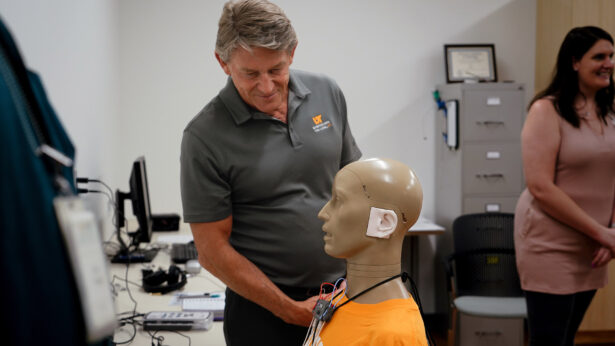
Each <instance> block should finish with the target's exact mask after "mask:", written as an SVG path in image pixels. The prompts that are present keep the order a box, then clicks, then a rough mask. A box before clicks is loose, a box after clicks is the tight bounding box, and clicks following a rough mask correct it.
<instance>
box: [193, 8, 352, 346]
mask: <svg viewBox="0 0 615 346" xmlns="http://www.w3.org/2000/svg"><path fill="white" fill-rule="evenodd" d="M296 46H297V37H296V35H295V31H294V29H293V27H292V25H291V23H290V20H289V19H288V18H287V17H286V15H285V14H284V12H283V11H282V10H281V9H280V8H279V7H278V6H276V5H275V4H272V3H270V2H268V1H263V0H243V1H232V2H228V3H226V4H225V6H224V9H223V12H222V16H221V18H220V22H219V26H218V37H217V41H216V50H215V56H216V59H217V60H218V62H219V63H220V66H221V67H222V69H223V70H224V72H225V73H226V74H227V75H228V76H229V79H228V82H227V84H226V86H225V87H224V88H223V89H222V90H221V91H220V93H219V94H218V95H217V96H216V97H214V98H213V99H212V100H211V101H210V102H209V103H208V104H207V105H206V106H205V108H203V110H201V112H199V113H198V114H197V116H196V117H194V118H193V119H192V120H191V121H190V123H189V124H188V126H187V127H186V129H185V130H184V134H183V139H182V147H181V192H182V203H183V210H184V219H185V221H186V222H188V223H190V227H191V229H192V234H193V235H194V241H195V244H196V247H197V249H198V252H199V262H200V263H201V264H202V265H203V267H205V268H206V269H207V270H208V271H209V272H211V273H212V274H213V275H215V276H217V277H218V278H219V279H220V280H222V281H223V282H224V283H225V284H226V285H227V291H226V308H225V314H224V335H225V339H226V342H227V344H228V345H231V346H232V345H253V344H267V345H293V344H296V345H300V344H301V343H302V341H303V338H304V336H305V333H306V331H307V328H306V327H307V326H308V325H309V323H310V321H311V318H312V313H311V311H312V308H313V306H314V304H315V302H316V299H317V295H318V294H319V292H320V284H321V283H322V282H325V281H332V280H335V279H337V278H338V277H340V276H343V275H344V271H345V264H344V262H343V261H342V260H339V259H334V258H332V257H329V256H327V255H326V254H325V253H324V251H323V245H324V243H323V234H322V231H321V226H322V223H321V221H319V220H318V218H317V214H318V211H319V210H320V208H322V207H323V206H324V205H325V203H326V202H327V201H328V200H329V198H330V194H331V185H332V182H333V179H334V176H335V174H336V173H337V171H338V170H339V169H340V168H341V167H343V166H345V165H346V164H348V163H350V162H353V161H355V160H357V159H359V158H360V156H361V152H360V150H359V148H358V147H357V145H356V143H355V141H354V138H353V136H352V133H351V131H350V127H349V125H348V119H347V115H346V103H345V99H344V95H343V94H342V92H341V90H340V89H339V87H338V86H337V84H336V83H335V82H334V81H333V80H331V79H330V78H327V77H325V76H322V75H315V74H311V73H307V72H302V71H296V70H290V65H291V63H292V61H293V56H294V53H295V48H296Z"/></svg>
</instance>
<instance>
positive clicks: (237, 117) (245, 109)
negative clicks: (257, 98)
mask: <svg viewBox="0 0 615 346" xmlns="http://www.w3.org/2000/svg"><path fill="white" fill-rule="evenodd" d="M289 74H290V77H289V82H288V89H289V95H291V96H289V98H291V97H296V98H299V99H303V98H305V97H306V96H307V95H309V94H310V93H311V91H310V89H308V87H307V86H305V84H303V82H302V81H301V79H300V78H299V77H298V76H297V73H296V72H294V71H293V70H290V71H289ZM219 97H220V99H221V100H222V102H223V103H224V105H225V106H226V108H227V109H228V110H229V112H230V113H231V116H232V117H233V120H234V121H235V123H236V124H237V125H241V124H243V123H245V122H246V121H248V120H250V118H252V117H253V115H254V113H260V112H258V111H257V110H254V109H251V108H250V106H248V104H247V103H245V101H244V100H243V99H242V98H241V96H240V95H239V92H238V91H237V88H235V84H233V80H232V79H231V77H228V78H227V81H226V85H225V86H224V88H222V90H221V91H220V94H219ZM288 101H289V103H290V101H291V100H290V99H289V100H288Z"/></svg>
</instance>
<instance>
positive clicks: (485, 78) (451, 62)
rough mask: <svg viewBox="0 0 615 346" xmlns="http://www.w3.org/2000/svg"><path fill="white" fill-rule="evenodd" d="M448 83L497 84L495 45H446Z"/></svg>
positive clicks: (445, 59)
mask: <svg viewBox="0 0 615 346" xmlns="http://www.w3.org/2000/svg"><path fill="white" fill-rule="evenodd" d="M444 57H445V58H444V61H445V66H446V82H447V83H458V82H464V81H477V82H497V81H498V74H497V70H496V66H495V46H494V45H493V44H445V45H444Z"/></svg>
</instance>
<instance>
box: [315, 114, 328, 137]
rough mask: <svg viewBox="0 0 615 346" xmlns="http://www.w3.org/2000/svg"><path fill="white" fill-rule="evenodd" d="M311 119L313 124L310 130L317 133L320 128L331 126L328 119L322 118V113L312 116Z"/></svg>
mask: <svg viewBox="0 0 615 346" xmlns="http://www.w3.org/2000/svg"><path fill="white" fill-rule="evenodd" d="M312 121H313V122H314V126H312V130H314V132H315V133H318V132H320V131H322V130H326V129H328V128H329V127H331V122H330V121H329V120H323V119H322V114H318V115H316V116H313V117H312Z"/></svg>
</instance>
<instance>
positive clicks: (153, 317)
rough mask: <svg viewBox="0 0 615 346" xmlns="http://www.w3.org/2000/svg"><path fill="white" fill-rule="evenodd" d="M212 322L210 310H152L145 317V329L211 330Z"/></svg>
mask: <svg viewBox="0 0 615 346" xmlns="http://www.w3.org/2000/svg"><path fill="white" fill-rule="evenodd" d="M212 324H213V314H212V313H211V312H209V311H198V312H186V311H152V312H148V313H147V314H146V315H145V317H144V319H143V330H209V329H211V325H212Z"/></svg>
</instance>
